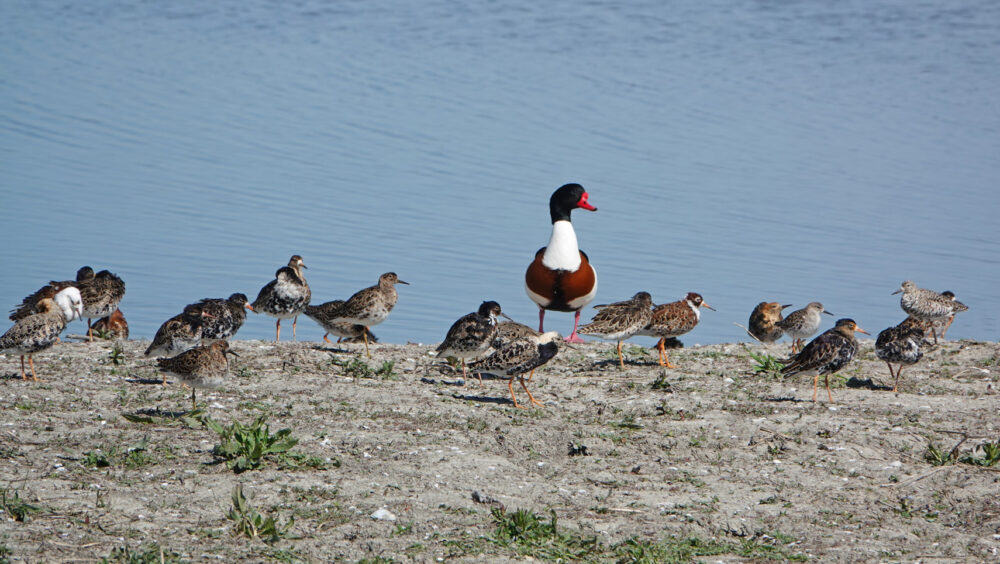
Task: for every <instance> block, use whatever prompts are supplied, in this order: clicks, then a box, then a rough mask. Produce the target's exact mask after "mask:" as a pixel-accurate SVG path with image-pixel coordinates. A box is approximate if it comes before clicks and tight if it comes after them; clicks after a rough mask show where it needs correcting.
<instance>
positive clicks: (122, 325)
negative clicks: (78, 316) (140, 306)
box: [91, 309, 128, 340]
mask: <svg viewBox="0 0 1000 564" xmlns="http://www.w3.org/2000/svg"><path fill="white" fill-rule="evenodd" d="M91 331H92V332H93V333H94V334H95V335H98V336H100V337H103V338H105V339H125V340H128V321H126V320H125V315H123V314H122V310H120V309H116V310H115V311H114V312H112V313H111V315H109V316H108V317H102V318H100V319H98V320H97V322H96V323H94V325H93V327H91Z"/></svg>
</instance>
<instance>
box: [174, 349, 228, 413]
mask: <svg viewBox="0 0 1000 564" xmlns="http://www.w3.org/2000/svg"><path fill="white" fill-rule="evenodd" d="M227 354H231V355H234V356H239V355H238V354H236V351H233V350H231V349H230V348H229V341H215V342H214V343H212V344H211V345H203V346H199V347H195V348H193V349H191V350H188V351H184V352H183V353H181V354H179V355H177V356H175V357H172V358H160V359H157V360H156V362H157V364H158V365H159V367H160V370H161V371H162V372H163V378H164V381H166V377H167V375H170V376H173V377H175V378H177V379H178V380H180V381H181V383H182V384H184V385H185V386H190V387H191V409H196V408H197V405H198V404H197V403H196V402H195V397H194V394H195V389H196V388H218V387H219V386H221V385H222V382H223V380H224V379H225V377H226V375H227V374H229V359H228V358H226V355H227Z"/></svg>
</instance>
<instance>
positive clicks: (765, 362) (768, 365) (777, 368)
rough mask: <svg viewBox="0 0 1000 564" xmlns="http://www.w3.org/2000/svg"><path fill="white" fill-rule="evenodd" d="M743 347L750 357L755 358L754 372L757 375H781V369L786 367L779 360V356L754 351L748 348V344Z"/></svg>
mask: <svg viewBox="0 0 1000 564" xmlns="http://www.w3.org/2000/svg"><path fill="white" fill-rule="evenodd" d="M743 348H744V349H745V350H746V351H747V354H749V355H750V358H751V359H753V361H754V366H753V373H754V374H755V375H764V376H775V377H777V376H781V369H782V368H784V367H785V365H784V364H782V363H781V362H778V359H777V358H775V357H773V356H771V355H769V354H767V353H757V352H754V351H752V350H750V349H749V348H747V346H746V345H743Z"/></svg>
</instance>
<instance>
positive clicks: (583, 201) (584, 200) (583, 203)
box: [576, 192, 597, 211]
mask: <svg viewBox="0 0 1000 564" xmlns="http://www.w3.org/2000/svg"><path fill="white" fill-rule="evenodd" d="M588 198H590V194H588V193H586V192H584V193H583V196H580V201H579V202H577V203H576V205H577V207H580V208H583V209H585V210H587V211H597V208H595V207H594V206H593V205H591V203H590V202H588V201H587V199H588Z"/></svg>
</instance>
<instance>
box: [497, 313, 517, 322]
mask: <svg viewBox="0 0 1000 564" xmlns="http://www.w3.org/2000/svg"><path fill="white" fill-rule="evenodd" d="M500 317H502V318H504V319H506V320H507V321H514V320H513V319H511V318H510V316H509V315H507V314H506V313H501V314H500Z"/></svg>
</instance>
